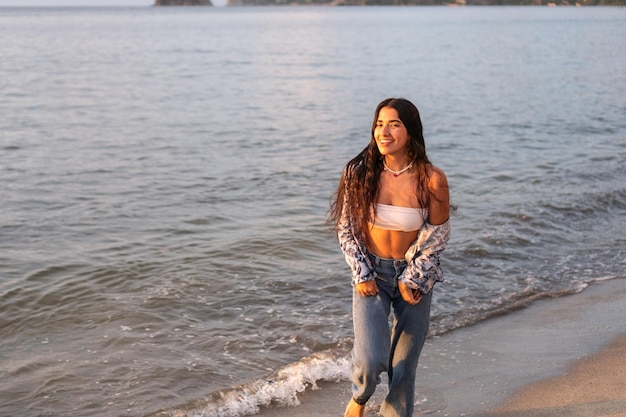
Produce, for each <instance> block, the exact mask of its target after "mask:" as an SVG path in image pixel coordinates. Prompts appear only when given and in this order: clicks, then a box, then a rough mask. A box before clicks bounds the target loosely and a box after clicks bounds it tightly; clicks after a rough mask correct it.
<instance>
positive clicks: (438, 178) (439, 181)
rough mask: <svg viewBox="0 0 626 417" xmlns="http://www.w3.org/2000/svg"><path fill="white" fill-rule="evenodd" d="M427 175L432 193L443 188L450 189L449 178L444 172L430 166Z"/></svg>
mask: <svg viewBox="0 0 626 417" xmlns="http://www.w3.org/2000/svg"><path fill="white" fill-rule="evenodd" d="M426 173H427V175H428V188H430V189H431V191H434V192H436V191H437V190H441V189H442V188H445V189H447V188H448V178H447V177H446V174H445V173H444V172H443V170H441V169H440V168H438V167H436V166H435V165H432V164H430V165H428V166H427V167H426Z"/></svg>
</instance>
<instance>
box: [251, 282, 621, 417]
mask: <svg viewBox="0 0 626 417" xmlns="http://www.w3.org/2000/svg"><path fill="white" fill-rule="evenodd" d="M625 313H626V280H624V279H616V280H611V281H602V282H598V283H595V284H593V285H591V286H589V287H588V288H586V289H585V290H584V291H582V292H581V293H578V294H574V295H570V296H566V297H561V298H549V299H541V300H538V301H535V302H533V303H532V304H530V305H529V306H527V307H525V308H522V309H519V310H516V311H512V312H509V313H507V314H504V315H502V316H499V317H495V318H492V319H490V320H487V321H484V322H482V323H479V324H477V325H474V326H470V327H466V328H462V329H458V330H455V331H452V332H450V333H447V334H445V335H442V336H440V337H434V338H431V339H429V340H428V341H427V342H426V346H425V348H424V352H423V354H422V358H421V361H420V369H419V372H418V377H417V394H416V410H415V413H414V416H424V415H432V416H444V417H522V416H523V417H534V416H537V417H539V416H541V417H544V416H557V417H560V416H569V417H571V416H576V417H581V416H589V417H617V416H626V365H625V364H626V322H625V320H624V317H625V316H626V314H625ZM318 385H319V387H318V388H319V389H316V390H307V391H306V392H305V393H303V395H302V396H301V397H300V401H301V405H300V406H298V407H287V408H280V407H270V408H263V409H261V411H260V414H259V415H261V416H272V417H283V416H284V417H286V416H289V417H330V416H336V417H338V416H342V415H343V408H344V406H345V403H346V401H347V400H348V399H349V398H350V392H349V385H350V384H349V382H345V381H344V382H339V383H336V382H321V383H319V384H318ZM383 395H384V386H382V385H381V386H380V387H379V391H378V392H377V394H376V395H375V396H374V398H373V401H371V403H372V404H371V405H370V406H369V407H368V410H367V413H366V414H367V415H372V416H373V415H376V410H377V405H378V404H379V402H380V399H381V398H382V396H383Z"/></svg>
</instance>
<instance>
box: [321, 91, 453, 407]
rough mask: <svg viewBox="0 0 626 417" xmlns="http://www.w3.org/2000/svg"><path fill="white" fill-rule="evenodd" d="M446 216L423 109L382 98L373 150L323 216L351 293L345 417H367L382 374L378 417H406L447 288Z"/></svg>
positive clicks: (352, 167)
mask: <svg viewBox="0 0 626 417" xmlns="http://www.w3.org/2000/svg"><path fill="white" fill-rule="evenodd" d="M449 214H450V202H449V191H448V182H447V179H446V176H445V174H444V173H443V171H441V170H440V169H439V168H437V167H435V166H434V165H432V164H431V163H430V161H429V160H428V157H427V156H426V149H425V145H424V137H423V134H422V122H421V120H420V115H419V111H418V110H417V108H416V107H415V106H414V105H413V104H412V103H411V102H409V101H407V100H405V99H401V98H390V99H386V100H383V101H382V102H381V103H380V104H379V105H378V107H377V108H376V113H375V117H374V123H373V124H372V137H371V140H370V143H369V145H368V146H367V147H366V148H365V149H364V150H363V151H362V152H361V153H359V154H358V155H357V156H356V157H355V158H354V159H352V160H351V161H350V162H348V164H347V165H346V167H345V169H344V171H343V176H342V178H341V181H340V184H339V187H338V189H337V192H336V193H335V195H334V200H333V202H332V204H331V209H330V215H329V222H331V224H334V226H335V229H336V231H337V235H338V238H339V243H340V246H341V250H342V252H343V253H344V256H345V259H346V262H347V263H348V265H349V266H350V268H351V270H352V285H353V286H354V291H353V303H352V307H353V325H354V347H353V350H352V369H351V377H352V399H351V400H350V402H349V403H348V406H347V407H346V411H345V414H344V416H345V417H361V416H363V412H364V409H365V404H366V402H367V401H368V399H369V398H370V397H371V396H372V395H373V394H374V391H375V390H376V385H377V384H378V383H379V382H380V374H381V373H382V372H385V371H386V372H387V374H388V377H389V378H388V379H389V392H388V394H387V396H386V397H385V400H384V401H383V403H382V405H381V408H380V414H381V415H382V416H385V417H408V416H411V415H412V413H413V404H414V400H413V397H414V393H415V374H416V371H417V362H418V359H419V355H420V352H421V350H422V346H423V345H424V340H425V339H426V335H427V333H428V323H429V317H430V303H431V297H432V288H433V286H434V285H435V283H436V282H439V281H443V274H442V272H441V269H440V267H439V256H440V254H441V252H442V251H443V250H444V249H445V247H446V244H447V242H448V239H449V236H450V225H449V222H448V217H449ZM391 307H393V316H394V317H393V318H394V320H393V326H392V329H390V328H389V321H388V320H389V314H390V312H391Z"/></svg>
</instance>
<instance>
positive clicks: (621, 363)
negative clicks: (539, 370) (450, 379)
mask: <svg viewBox="0 0 626 417" xmlns="http://www.w3.org/2000/svg"><path fill="white" fill-rule="evenodd" d="M488 416H493V417H544V416H545V417H548V416H563V417H565V416H589V417H624V416H626V335H622V336H621V337H618V338H617V339H615V340H614V341H613V342H612V343H611V344H609V345H608V346H607V347H605V348H604V349H602V350H601V351H600V352H599V353H597V354H595V355H593V356H591V357H588V358H585V359H582V360H581V361H579V362H578V363H576V364H574V365H573V366H572V367H571V369H570V370H569V371H568V372H567V373H566V374H563V375H560V376H557V377H554V378H550V379H548V380H545V381H541V382H538V383H536V384H532V385H530V386H528V387H525V388H523V389H521V390H519V391H518V392H517V393H516V394H515V395H514V396H513V397H512V398H511V399H509V400H507V401H506V402H505V403H504V404H503V405H502V406H500V407H497V408H496V409H495V410H494V411H493V412H492V413H489V414H486V415H485V417H488Z"/></svg>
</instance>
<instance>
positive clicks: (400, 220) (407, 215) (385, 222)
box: [372, 203, 428, 232]
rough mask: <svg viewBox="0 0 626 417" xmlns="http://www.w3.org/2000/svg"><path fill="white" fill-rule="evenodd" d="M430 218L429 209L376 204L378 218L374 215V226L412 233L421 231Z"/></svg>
mask: <svg viewBox="0 0 626 417" xmlns="http://www.w3.org/2000/svg"><path fill="white" fill-rule="evenodd" d="M372 212H373V210H372ZM426 217H428V209H427V208H413V207H400V206H391V205H389V204H380V203H377V204H376V217H374V215H373V213H372V219H373V220H374V222H373V223H372V224H373V225H374V226H376V227H379V228H381V229H385V230H394V231H401V232H412V231H415V230H419V229H420V228H421V227H422V225H423V224H424V221H425V220H426Z"/></svg>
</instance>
